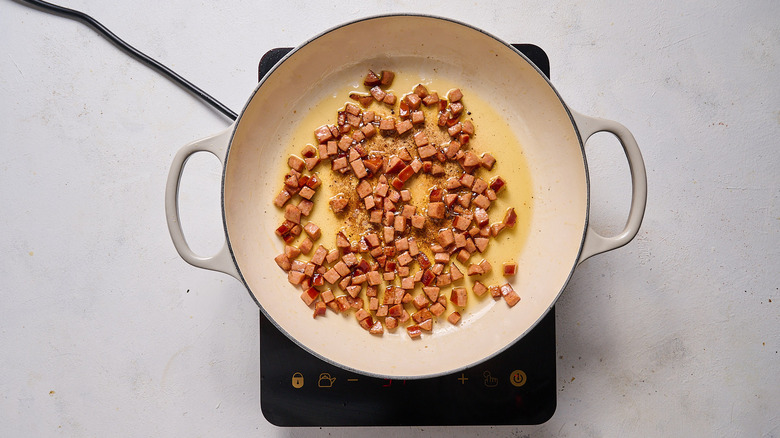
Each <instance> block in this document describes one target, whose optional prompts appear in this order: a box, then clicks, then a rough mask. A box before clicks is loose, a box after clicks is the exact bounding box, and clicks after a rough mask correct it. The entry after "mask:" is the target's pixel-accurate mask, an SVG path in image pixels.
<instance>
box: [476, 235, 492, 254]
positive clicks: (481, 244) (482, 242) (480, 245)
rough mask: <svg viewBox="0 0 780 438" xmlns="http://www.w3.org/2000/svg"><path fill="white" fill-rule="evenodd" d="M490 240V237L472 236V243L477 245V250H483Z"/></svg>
mask: <svg viewBox="0 0 780 438" xmlns="http://www.w3.org/2000/svg"><path fill="white" fill-rule="evenodd" d="M489 242H490V239H488V238H487V237H475V238H474V244H475V245H476V246H477V251H479V252H485V250H486V249H487V247H488V243H489Z"/></svg>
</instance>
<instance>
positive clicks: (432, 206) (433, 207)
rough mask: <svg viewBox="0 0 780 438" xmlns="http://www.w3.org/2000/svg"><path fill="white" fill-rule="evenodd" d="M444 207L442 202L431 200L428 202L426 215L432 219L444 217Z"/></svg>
mask: <svg viewBox="0 0 780 438" xmlns="http://www.w3.org/2000/svg"><path fill="white" fill-rule="evenodd" d="M445 209H446V207H445V206H444V203H443V202H431V203H429V204H428V216H429V217H432V218H434V219H444V212H445Z"/></svg>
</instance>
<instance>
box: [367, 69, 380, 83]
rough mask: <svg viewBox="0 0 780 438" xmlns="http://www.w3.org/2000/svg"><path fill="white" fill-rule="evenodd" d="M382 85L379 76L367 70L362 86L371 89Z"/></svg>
mask: <svg viewBox="0 0 780 438" xmlns="http://www.w3.org/2000/svg"><path fill="white" fill-rule="evenodd" d="M381 83H382V78H381V76H379V75H377V74H376V73H374V72H373V71H371V70H369V71H368V73H367V74H366V78H365V79H364V80H363V85H366V86H369V87H373V86H374V85H379V84H381Z"/></svg>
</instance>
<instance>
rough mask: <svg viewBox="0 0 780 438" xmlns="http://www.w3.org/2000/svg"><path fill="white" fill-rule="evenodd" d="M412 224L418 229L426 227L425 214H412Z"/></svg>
mask: <svg viewBox="0 0 780 438" xmlns="http://www.w3.org/2000/svg"><path fill="white" fill-rule="evenodd" d="M412 226H413V227H414V228H417V229H418V230H422V229H423V227H425V216H422V215H419V214H415V215H414V216H412Z"/></svg>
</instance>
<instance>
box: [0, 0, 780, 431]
mask: <svg viewBox="0 0 780 438" xmlns="http://www.w3.org/2000/svg"><path fill="white" fill-rule="evenodd" d="M491 3H492V5H491V6H488V5H487V4H486V3H485V2H465V1H453V0H451V1H446V2H445V1H438V0H433V1H428V2H425V3H424V4H422V3H420V2H413V1H365V0H364V1H359V2H356V1H343V2H337V3H319V2H318V3H317V4H312V2H308V1H307V2H304V1H299V0H288V1H285V2H251V1H232V2H217V1H201V2H189V1H183V0H169V1H166V2H153V1H149V0H138V1H133V2H130V1H101V2H97V1H87V0H68V1H64V0H63V3H62V4H63V5H66V6H69V7H73V8H77V9H81V10H84V11H85V12H87V13H89V14H91V15H92V16H94V17H95V18H97V19H98V20H101V21H102V22H103V23H104V24H105V25H107V26H108V27H109V28H110V29H112V30H113V31H114V32H115V33H117V34H118V35H119V36H120V37H122V38H124V39H125V40H126V41H128V42H130V43H131V44H133V45H135V46H136V47H138V48H139V49H141V50H143V51H145V52H147V53H149V54H150V55H152V56H153V57H155V58H156V59H158V60H160V61H162V62H163V63H165V64H167V65H169V66H170V67H172V68H173V69H174V70H176V71H177V72H179V73H180V74H182V75H183V76H185V77H187V78H188V79H190V80H191V81H193V82H194V83H196V84H198V85H199V86H201V87H202V88H203V89H205V90H206V91H208V92H210V93H211V94H213V95H214V96H215V97H217V98H218V99H220V100H222V101H223V102H224V103H225V104H227V105H228V106H229V107H232V108H233V109H235V110H239V109H240V108H241V107H242V105H243V103H244V101H245V99H246V98H247V96H248V95H249V93H250V92H251V91H252V89H253V88H254V85H255V83H256V81H257V77H256V74H257V73H256V68H257V63H258V60H259V58H260V56H261V55H262V54H263V53H264V52H265V51H266V50H268V49H270V48H273V47H277V46H291V45H296V44H298V43H299V42H301V41H303V40H304V39H306V38H308V37H311V36H313V35H314V34H316V33H318V32H320V31H322V30H324V29H326V28H329V27H331V26H334V25H336V24H338V23H340V22H343V21H345V20H350V19H355V18H359V17H363V16H366V15H372V14H376V13H385V12H394V11H396V12H401V11H413V12H423V13H432V14H437V15H444V16H447V17H451V18H455V19H459V20H463V21H467V22H469V23H471V24H474V25H476V26H479V27H482V28H484V29H486V30H487V31H489V32H491V33H493V34H495V35H497V36H499V37H500V38H502V39H505V40H507V41H510V42H530V43H534V44H537V45H539V46H541V47H543V48H544V49H545V51H546V52H547V53H548V55H549V57H550V62H551V68H552V80H553V83H554V84H555V86H556V87H557V89H558V90H559V91H560V93H561V94H562V95H563V96H564V99H565V100H566V101H567V103H568V104H569V105H570V106H571V107H572V108H575V109H577V110H579V111H581V112H583V113H585V114H589V115H595V116H601V117H607V118H612V119H615V120H618V121H620V122H622V123H623V124H625V125H626V126H628V127H629V128H630V129H631V130H632V132H633V133H634V135H635V137H636V138H637V140H638V141H639V144H640V147H641V149H642V151H643V154H644V157H645V161H646V164H647V171H648V182H649V187H650V192H649V199H648V205H647V215H646V217H645V221H644V224H643V227H642V229H641V231H640V233H639V236H638V237H637V239H636V240H635V241H634V242H632V243H631V244H629V245H628V246H626V247H624V248H622V249H620V250H617V251H614V252H612V253H608V254H605V255H601V256H598V257H595V258H593V259H591V260H589V261H587V262H585V263H584V264H583V265H581V266H580V267H579V268H578V270H577V271H576V273H575V275H574V277H573V278H572V281H571V283H570V284H569V286H568V288H567V290H566V291H565V293H564V295H563V296H562V298H561V300H560V301H559V304H558V306H557V318H556V319H557V320H556V324H557V330H558V337H557V338H558V341H557V342H558V346H557V349H558V355H559V360H558V385H557V386H558V409H557V411H556V413H555V415H554V416H553V418H552V419H551V420H550V421H549V422H547V423H546V424H544V425H541V426H534V427H519V428H510V427H469V428H458V429H450V428H446V427H426V428H415V427H412V428H392V429H381V430H378V429H371V430H370V431H369V432H366V431H365V430H358V429H347V430H340V429H317V428H315V429H296V428H292V429H288V428H277V427H275V426H272V425H270V424H268V423H267V422H266V421H265V419H264V418H263V416H262V414H261V412H260V409H259V395H258V394H259V392H258V387H259V386H258V385H259V383H258V381H259V370H258V366H259V365H258V364H259V352H258V327H257V326H258V319H257V309H256V306H255V304H254V303H253V301H252V300H251V298H250V297H249V295H248V293H247V292H246V291H245V290H244V289H243V287H242V286H241V285H240V284H239V283H238V282H237V281H235V280H233V279H231V278H229V277H227V276H225V275H221V274H217V273H211V272H205V271H201V270H198V269H195V268H193V267H191V266H189V265H187V264H186V263H184V262H183V261H182V260H181V259H180V258H179V257H178V256H177V254H176V252H175V251H174V249H173V246H172V244H171V243H170V239H169V237H168V232H167V228H166V224H165V219H164V216H163V186H164V182H165V178H166V175H167V171H168V166H169V164H170V162H171V158H172V156H173V154H174V153H175V151H176V150H177V149H178V148H179V147H181V146H182V145H184V144H185V143H187V142H189V141H191V140H194V139H197V138H200V137H203V136H205V135H208V134H211V133H213V132H216V131H217V130H219V129H221V128H222V127H224V126H226V123H227V122H226V120H225V119H224V118H223V117H222V116H221V115H219V114H218V113H216V112H215V111H213V110H211V109H210V108H208V107H206V106H204V105H203V104H202V103H200V102H199V101H197V100H195V99H194V98H193V97H192V96H190V95H189V94H187V93H186V92H184V91H183V90H182V89H180V88H178V87H177V86H175V85H173V84H171V83H170V82H168V81H167V80H166V79H164V78H162V77H160V76H159V75H158V74H157V73H155V72H153V71H151V70H149V69H148V68H147V67H145V66H143V65H141V64H138V63H137V62H135V61H133V60H131V59H129V58H128V57H127V56H126V55H124V54H123V53H121V52H119V51H118V50H116V49H115V48H114V47H113V46H111V45H110V44H109V43H108V42H106V41H105V40H104V39H103V38H101V37H99V36H98V35H97V34H95V33H94V32H93V31H92V30H90V29H88V28H87V27H85V26H84V25H82V24H80V23H76V22H73V21H69V20H67V19H64V18H62V17H57V16H52V15H49V14H46V13H43V12H40V11H37V10H33V9H29V8H27V7H25V6H22V5H21V4H18V3H16V2H14V1H11V0H0V33H1V34H2V38H0V92H1V94H2V99H0V145H2V155H0V205H2V208H0V229H1V230H2V232H0V252H2V259H0V260H2V261H1V262H0V371H2V372H1V373H0V374H1V375H2V377H0V435H2V436H9V437H29V436H88V437H89V436H95V437H104V436H187V437H195V436H280V437H291V436H304V437H307V436H321V435H329V436H364V435H365V434H366V433H371V434H374V433H377V434H381V435H382V436H386V437H402V436H403V437H407V436H436V437H451V436H469V437H471V436H526V435H529V436H560V437H590V436H594V437H595V436H723V437H727V436H751V437H754V436H779V435H780V418H779V417H778V412H779V411H778V409H777V406H780V377H779V376H778V371H780V354H778V350H780V307H779V306H780V303H779V302H778V301H779V300H780V291H779V290H778V288H779V287H780V274H778V266H780V249H778V248H780V210H779V209H778V194H779V192H780V172H779V171H778V169H779V168H780V144H779V143H778V138H780V67H779V66H778V62H779V60H780V25H778V22H780V3H778V2H775V1H751V2H726V1H721V2H707V1H697V2H679V1H661V2H643V1H642V2H640V1H634V0H632V1H604V0H598V1H592V2H581V1H575V2H567V1H556V0H553V1H521V2H516V1H497V2H491ZM271 9H272V10H274V13H270V12H269V10H271ZM588 150H589V160H590V167H591V175H592V180H593V181H592V182H593V184H592V191H593V207H592V210H593V211H592V216H591V217H592V220H593V222H595V224H596V226H597V228H598V229H600V230H602V231H605V232H609V231H615V230H617V229H619V228H620V227H621V226H622V223H623V221H624V219H625V213H626V211H627V205H628V200H629V196H630V191H629V188H628V182H629V177H628V168H627V165H626V163H625V159H624V157H623V156H622V153H621V152H620V151H619V147H618V146H617V142H616V140H614V139H613V138H611V137H609V136H608V135H605V134H603V135H602V134H600V135H597V136H596V137H594V139H592V141H591V142H590V143H589V145H588ZM219 179H220V168H219V165H218V163H217V162H216V160H214V159H213V158H210V157H205V156H196V157H195V158H194V159H193V160H192V161H191V164H190V165H189V166H188V168H187V172H186V174H185V178H184V182H183V192H184V193H183V199H182V204H183V205H182V212H183V215H184V217H183V223H184V226H185V231H186V233H187V235H188V237H189V239H190V240H191V242H192V245H193V246H194V247H195V249H196V250H198V251H200V252H203V253H208V252H211V251H213V250H215V249H216V248H217V247H218V246H219V245H220V239H221V237H220V230H221V226H220V215H219V211H218V202H219ZM772 406H774V408H773V407H772Z"/></svg>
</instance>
